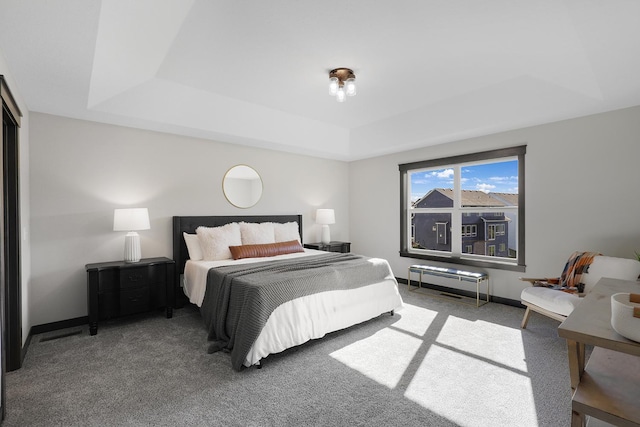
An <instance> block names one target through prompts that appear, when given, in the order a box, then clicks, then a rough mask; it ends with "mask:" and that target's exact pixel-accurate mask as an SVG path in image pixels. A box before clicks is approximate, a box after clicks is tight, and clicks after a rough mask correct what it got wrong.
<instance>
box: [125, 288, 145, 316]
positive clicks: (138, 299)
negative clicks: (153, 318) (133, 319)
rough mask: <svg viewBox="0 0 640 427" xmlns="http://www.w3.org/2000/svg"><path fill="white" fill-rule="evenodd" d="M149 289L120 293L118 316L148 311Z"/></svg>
mask: <svg viewBox="0 0 640 427" xmlns="http://www.w3.org/2000/svg"><path fill="white" fill-rule="evenodd" d="M149 309H150V305H149V288H136V289H129V290H121V291H120V314H121V315H123V316H125V315H127V314H135V313H143V312H145V311H149Z"/></svg>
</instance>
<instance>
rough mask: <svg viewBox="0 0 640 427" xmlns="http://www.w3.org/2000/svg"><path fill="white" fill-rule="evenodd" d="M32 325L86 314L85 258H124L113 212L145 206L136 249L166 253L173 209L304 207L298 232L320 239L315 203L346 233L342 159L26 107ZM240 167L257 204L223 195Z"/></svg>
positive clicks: (286, 210)
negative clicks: (227, 179) (257, 186)
mask: <svg viewBox="0 0 640 427" xmlns="http://www.w3.org/2000/svg"><path fill="white" fill-rule="evenodd" d="M30 160H31V224H32V233H31V236H32V270H31V275H32V282H31V294H30V298H29V300H30V305H31V313H32V316H31V324H32V325H40V324H45V323H49V322H55V321H59V320H66V319H72V318H76V317H81V316H85V315H86V314H87V303H86V274H85V269H84V266H85V264H87V263H93V262H102V261H112V260H119V259H122V258H123V248H124V235H125V234H126V233H124V232H114V231H112V229H113V209H114V208H119V207H147V208H148V209H149V216H150V220H151V229H150V230H146V231H140V232H139V234H140V238H141V244H142V256H143V257H152V256H167V257H172V241H171V217H172V216H173V215H261V214H302V215H303V224H304V236H303V239H304V241H306V242H314V241H319V238H320V226H318V225H316V224H315V223H314V218H315V210H316V208H319V207H321V208H333V209H335V210H336V224H334V225H332V226H331V231H332V237H333V239H335V240H340V239H342V240H348V239H349V234H348V229H349V219H348V218H349V204H348V198H349V192H348V190H347V185H346V183H347V180H348V164H347V163H344V162H340V161H332V160H324V159H318V158H313V157H306V156H300V155H293V154H287V153H281V152H276V151H269V150H261V149H256V148H249V147H241V146H236V145H230V144H224V143H219V142H212V141H206V140H200V139H195V138H188V137H182V136H176V135H171V134H165V133H157V132H149V131H143V130H138V129H131V128H125V127H118V126H112V125H105V124H99V123H94V122H88V121H81V120H74V119H68V118H63V117H58V116H52V115H46V114H40V113H31V156H30ZM240 163H243V164H247V165H249V166H251V167H253V168H254V169H255V170H256V171H257V172H258V173H259V174H260V176H261V178H262V181H263V184H264V193H263V196H262V199H261V200H260V201H259V202H258V204H257V205H256V206H254V207H252V208H249V209H238V208H236V207H234V206H232V205H231V204H229V203H228V202H227V200H226V199H225V197H224V194H223V191H222V178H223V176H224V174H225V172H226V171H227V170H228V169H229V168H230V167H231V166H233V165H236V164H240Z"/></svg>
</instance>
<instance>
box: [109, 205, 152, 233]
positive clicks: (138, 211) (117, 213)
mask: <svg viewBox="0 0 640 427" xmlns="http://www.w3.org/2000/svg"><path fill="white" fill-rule="evenodd" d="M150 228H151V226H150V225H149V211H148V210H147V208H133V209H115V210H114V212H113V231H136V230H148V229H150Z"/></svg>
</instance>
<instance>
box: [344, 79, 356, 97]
mask: <svg viewBox="0 0 640 427" xmlns="http://www.w3.org/2000/svg"><path fill="white" fill-rule="evenodd" d="M344 86H345V89H346V91H347V95H348V96H353V95H355V94H356V79H355V78H353V77H351V78H348V79H347V81H346V82H345V84H344Z"/></svg>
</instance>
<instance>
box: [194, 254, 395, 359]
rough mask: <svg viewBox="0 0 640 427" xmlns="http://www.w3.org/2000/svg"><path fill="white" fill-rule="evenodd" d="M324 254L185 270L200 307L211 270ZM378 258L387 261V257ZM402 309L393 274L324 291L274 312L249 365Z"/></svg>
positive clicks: (199, 264) (201, 265) (204, 264)
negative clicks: (372, 280) (378, 279)
mask: <svg viewBox="0 0 640 427" xmlns="http://www.w3.org/2000/svg"><path fill="white" fill-rule="evenodd" d="M321 253H325V252H322V251H316V250H313V249H305V252H299V253H294V254H287V255H278V256H275V257H270V258H268V259H267V258H245V259H239V260H224V261H191V260H189V261H187V263H186V265H185V269H184V280H183V286H184V293H185V294H186V295H187V296H188V297H189V301H191V302H192V303H194V304H196V305H197V306H198V307H200V306H201V305H202V301H203V300H204V294H205V289H206V282H207V272H208V271H209V269H210V268H214V267H220V266H223V265H230V264H246V263H251V262H261V261H266V260H276V259H287V258H297V257H302V256H309V255H317V254H321ZM372 261H374V262H384V263H387V261H386V260H381V259H374V260H372ZM389 271H391V269H389ZM401 307H402V298H401V297H400V294H399V293H398V283H397V282H396V279H395V278H394V277H393V274H391V273H390V274H389V276H387V277H386V278H385V280H383V281H381V282H378V283H373V284H371V285H367V286H363V287H360V288H357V289H351V290H339V291H328V292H321V293H319V294H314V295H308V296H305V297H301V298H297V299H295V300H292V301H289V302H286V303H284V304H282V305H280V306H279V307H278V308H277V309H275V310H274V311H273V313H271V316H269V319H268V320H267V323H266V324H265V326H264V328H263V330H262V332H261V333H260V335H259V336H258V339H257V340H256V342H255V343H254V344H253V347H252V348H251V350H250V351H249V353H248V354H247V358H246V360H245V361H244V365H245V366H252V365H255V364H257V363H258V362H259V361H260V359H262V358H263V357H266V356H268V355H269V354H272V353H279V352H281V351H283V350H286V349H287V348H290V347H294V346H296V345H299V344H302V343H305V342H307V341H309V340H311V339H316V338H322V337H323V336H324V335H326V334H328V333H329V332H333V331H337V330H340V329H344V328H347V327H349V326H352V325H355V324H358V323H361V322H364V321H366V320H369V319H372V318H374V317H376V316H378V315H380V314H381V313H385V312H388V311H391V310H398V309H399V308H401Z"/></svg>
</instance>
